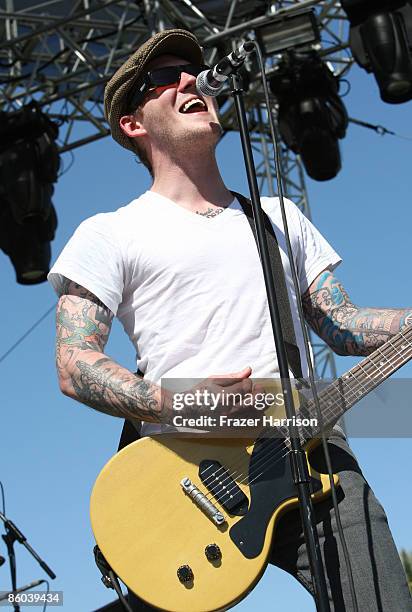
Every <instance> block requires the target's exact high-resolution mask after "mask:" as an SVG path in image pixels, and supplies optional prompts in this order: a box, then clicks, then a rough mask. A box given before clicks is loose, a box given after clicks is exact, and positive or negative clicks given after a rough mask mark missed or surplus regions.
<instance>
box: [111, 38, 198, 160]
mask: <svg viewBox="0 0 412 612" xmlns="http://www.w3.org/2000/svg"><path fill="white" fill-rule="evenodd" d="M165 54H169V55H177V56H178V57H181V58H182V59H185V60H188V61H189V62H190V63H191V64H201V63H203V53H202V49H201V47H200V45H199V43H198V42H197V40H196V37H195V36H194V35H193V34H192V33H191V32H188V31H187V30H180V29H173V30H164V31H163V32H158V33H157V34H155V35H154V36H152V37H151V38H149V40H147V41H146V42H145V43H143V45H142V46H141V47H139V49H137V51H135V52H134V53H133V55H131V56H130V57H129V59H128V60H127V61H126V62H125V63H124V64H123V65H122V66H120V68H119V69H118V70H117V71H116V72H115V73H114V75H113V76H112V78H111V79H110V81H109V82H108V83H107V85H106V89H105V90H104V112H105V115H106V119H107V121H108V122H109V125H110V130H111V132H112V137H113V138H114V139H115V140H116V142H118V143H119V144H121V145H122V147H125V148H126V149H130V150H131V151H133V152H134V151H135V150H134V148H133V145H132V141H131V139H130V138H128V137H127V136H126V135H125V134H124V133H123V132H122V130H121V128H120V125H119V120H120V117H122V116H123V115H125V114H127V112H128V110H129V109H127V100H128V97H129V94H130V92H131V90H132V88H133V85H134V84H135V83H136V82H137V81H138V79H139V77H140V76H141V75H142V74H143V73H144V71H145V67H146V65H147V64H148V63H149V62H150V61H151V60H153V59H154V58H155V57H158V56H159V55H165Z"/></svg>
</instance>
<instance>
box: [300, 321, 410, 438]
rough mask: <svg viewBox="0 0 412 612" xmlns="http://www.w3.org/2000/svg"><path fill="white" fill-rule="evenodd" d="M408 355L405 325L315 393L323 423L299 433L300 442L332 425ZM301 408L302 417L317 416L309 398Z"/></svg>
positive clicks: (408, 328) (407, 337) (313, 404)
mask: <svg viewBox="0 0 412 612" xmlns="http://www.w3.org/2000/svg"><path fill="white" fill-rule="evenodd" d="M411 358H412V327H407V328H406V329H404V330H403V331H401V332H399V333H398V334H396V336H393V337H392V338H391V339H390V340H388V342H386V343H385V344H384V345H382V346H381V347H380V348H378V349H376V350H375V351H374V352H373V353H372V354H371V355H369V356H368V357H366V358H365V359H363V360H362V361H361V362H360V363H358V364H357V365H355V366H354V367H353V368H351V369H350V370H348V372H346V373H345V374H343V375H342V376H341V377H340V378H338V379H337V380H335V381H334V382H333V383H332V384H330V385H329V386H328V387H327V388H326V389H324V390H323V391H321V392H320V393H319V395H318V397H319V403H320V408H321V414H322V420H323V423H322V424H319V426H318V427H315V428H313V429H312V431H311V435H310V436H309V435H308V436H306V435H305V434H303V439H302V442H307V441H309V439H310V438H313V437H315V436H316V434H318V433H320V431H321V429H328V428H330V427H331V426H332V425H334V424H335V423H336V421H337V420H338V419H339V418H340V417H341V416H343V415H344V414H345V412H346V411H347V410H349V409H350V408H351V407H352V406H353V405H354V404H356V402H358V401H359V400H361V399H362V398H363V397H364V396H365V395H367V394H368V393H370V391H373V389H375V388H376V387H377V386H378V385H379V384H380V383H381V382H383V381H384V380H386V379H387V378H389V376H391V375H392V374H393V373H394V372H396V370H398V369H399V368H401V367H402V366H403V365H404V364H405V363H407V362H408V361H409V360H410V359H411ZM302 408H303V409H302V411H301V412H302V413H304V416H305V417H308V418H316V417H317V411H316V405H315V401H314V400H313V399H311V400H309V401H308V402H306V403H305V404H304V405H303V407H302Z"/></svg>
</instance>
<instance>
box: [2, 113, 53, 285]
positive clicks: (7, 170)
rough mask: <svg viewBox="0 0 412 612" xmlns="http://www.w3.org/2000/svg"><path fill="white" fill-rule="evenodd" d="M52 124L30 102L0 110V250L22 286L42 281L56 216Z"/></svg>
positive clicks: (48, 262) (46, 267) (48, 258)
mask: <svg viewBox="0 0 412 612" xmlns="http://www.w3.org/2000/svg"><path fill="white" fill-rule="evenodd" d="M57 135H58V128H57V126H56V124H55V123H54V122H52V121H50V120H49V119H48V117H47V115H45V114H44V113H42V112H41V111H40V109H39V108H38V106H37V105H36V104H35V103H31V104H30V105H28V106H25V107H23V108H22V109H21V110H19V111H16V112H14V113H0V142H1V145H0V222H1V223H0V248H1V249H2V250H3V251H4V252H5V253H6V255H8V256H9V258H10V260H11V262H12V264H13V267H14V269H15V272H16V280H17V282H18V283H20V284H22V285H32V284H36V283H41V282H43V281H45V280H46V277H47V273H48V271H49V266H50V258H51V250H50V241H51V240H53V239H54V233H55V230H56V227H57V216H56V212H55V209H54V207H53V204H52V202H51V197H52V195H53V191H54V188H53V183H55V182H56V180H57V173H58V169H59V165H60V159H59V154H58V150H57V146H56V143H55V140H56V138H57Z"/></svg>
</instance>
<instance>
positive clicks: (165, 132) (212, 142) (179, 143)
mask: <svg viewBox="0 0 412 612" xmlns="http://www.w3.org/2000/svg"><path fill="white" fill-rule="evenodd" d="M156 131H157V133H158V137H157V139H156V140H158V145H159V147H161V149H162V150H163V151H165V152H166V151H167V152H168V153H169V156H170V158H171V160H172V161H173V162H175V163H178V164H179V165H181V162H182V161H185V160H187V159H188V157H189V156H192V155H193V157H194V158H195V157H196V156H198V155H202V156H203V155H207V154H214V151H215V149H216V146H217V143H218V142H219V140H220V138H221V136H222V134H223V129H222V126H221V125H220V123H219V122H218V121H214V122H210V123H209V126H208V128H207V129H203V130H199V129H189V128H188V129H187V130H173V127H171V125H170V123H169V122H167V121H164V122H161V123H159V122H158V123H157V130H156Z"/></svg>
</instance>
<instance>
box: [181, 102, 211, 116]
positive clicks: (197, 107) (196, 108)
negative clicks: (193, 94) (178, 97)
mask: <svg viewBox="0 0 412 612" xmlns="http://www.w3.org/2000/svg"><path fill="white" fill-rule="evenodd" d="M203 111H207V106H206V104H205V103H204V102H203V100H201V99H200V98H192V99H191V100H188V101H187V102H184V103H183V104H182V106H181V107H180V108H179V113H183V114H186V113H199V112H203Z"/></svg>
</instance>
